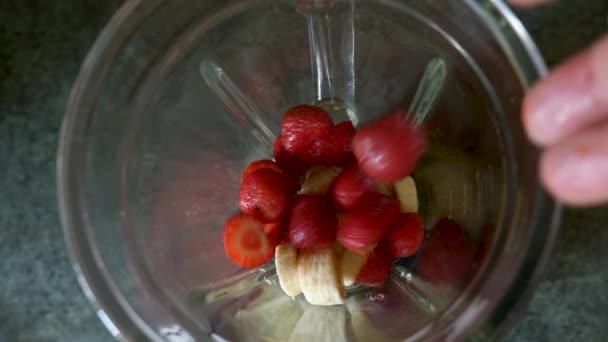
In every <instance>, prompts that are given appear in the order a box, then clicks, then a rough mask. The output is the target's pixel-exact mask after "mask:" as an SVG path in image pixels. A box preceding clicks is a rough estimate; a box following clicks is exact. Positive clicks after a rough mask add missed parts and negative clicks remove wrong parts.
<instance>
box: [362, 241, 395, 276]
mask: <svg viewBox="0 0 608 342" xmlns="http://www.w3.org/2000/svg"><path fill="white" fill-rule="evenodd" d="M392 268H393V255H392V254H391V249H390V246H389V244H388V242H387V241H386V240H382V241H381V242H380V243H379V244H378V246H377V247H376V248H375V249H374V251H373V252H372V254H370V256H369V258H368V259H367V262H366V263H365V266H363V268H362V269H361V271H359V274H357V278H356V279H355V281H356V282H357V283H359V284H361V285H366V286H380V285H382V284H384V283H385V282H386V280H387V279H388V277H389V276H390V274H391V269H392Z"/></svg>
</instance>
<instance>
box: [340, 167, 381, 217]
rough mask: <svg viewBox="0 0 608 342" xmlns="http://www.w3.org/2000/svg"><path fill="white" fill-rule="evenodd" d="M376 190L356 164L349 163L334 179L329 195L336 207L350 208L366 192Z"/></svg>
mask: <svg viewBox="0 0 608 342" xmlns="http://www.w3.org/2000/svg"><path fill="white" fill-rule="evenodd" d="M374 191H376V184H375V183H374V181H373V180H372V179H371V178H369V177H367V176H366V175H365V174H364V173H363V172H362V171H361V169H360V168H359V167H358V166H357V165H351V166H349V167H347V168H345V169H344V170H342V172H340V174H339V175H338V177H336V179H335V180H334V182H333V184H332V186H331V189H330V190H329V196H330V198H331V200H332V202H333V204H334V206H335V207H336V208H337V209H340V210H349V209H352V208H353V207H354V206H355V205H356V204H357V201H358V200H359V199H360V198H361V197H362V196H363V195H364V194H366V193H368V192H374Z"/></svg>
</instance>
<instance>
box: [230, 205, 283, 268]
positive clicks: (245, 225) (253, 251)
mask: <svg viewBox="0 0 608 342" xmlns="http://www.w3.org/2000/svg"><path fill="white" fill-rule="evenodd" d="M224 249H225V250H226V254H228V257H229V258H230V259H231V260H232V261H234V262H235V263H236V264H237V265H239V266H243V267H249V268H252V267H258V266H262V265H264V264H265V263H267V262H268V261H269V260H270V259H272V257H273V255H274V246H273V245H272V244H271V243H270V241H269V240H268V237H267V236H266V233H265V232H264V225H263V224H262V222H260V221H259V220H256V219H255V218H254V217H253V216H251V215H247V214H244V213H238V214H236V215H234V216H232V217H231V218H230V219H228V221H227V222H226V225H225V227H224Z"/></svg>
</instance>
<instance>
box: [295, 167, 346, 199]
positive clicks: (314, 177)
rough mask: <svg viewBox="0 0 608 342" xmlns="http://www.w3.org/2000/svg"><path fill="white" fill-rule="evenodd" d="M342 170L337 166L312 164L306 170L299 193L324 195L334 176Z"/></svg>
mask: <svg viewBox="0 0 608 342" xmlns="http://www.w3.org/2000/svg"><path fill="white" fill-rule="evenodd" d="M340 171H342V169H341V168H339V167H337V166H330V167H327V166H313V167H311V168H310V169H308V171H306V180H305V181H304V183H303V184H302V187H301V188H300V193H301V194H308V195H325V194H326V193H327V192H328V191H329V188H330V187H331V183H333V181H334V178H336V176H338V174H339V173H340Z"/></svg>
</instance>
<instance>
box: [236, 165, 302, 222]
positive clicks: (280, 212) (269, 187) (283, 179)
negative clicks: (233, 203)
mask: <svg viewBox="0 0 608 342" xmlns="http://www.w3.org/2000/svg"><path fill="white" fill-rule="evenodd" d="M294 189H295V185H294V183H293V181H292V180H291V179H290V178H289V177H288V176H287V175H285V174H283V173H280V172H277V171H275V170H273V169H269V168H263V169H258V170H256V171H253V172H252V173H250V174H249V175H248V176H247V177H246V178H245V180H244V181H243V183H242V184H241V190H240V192H239V206H240V207H241V210H242V211H243V212H245V213H247V214H249V215H252V216H254V217H255V218H257V219H258V220H260V221H262V222H263V223H271V222H278V221H280V220H281V219H282V218H283V217H284V216H285V215H286V214H287V212H288V210H289V206H290V203H291V201H292V199H293V192H294Z"/></svg>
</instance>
